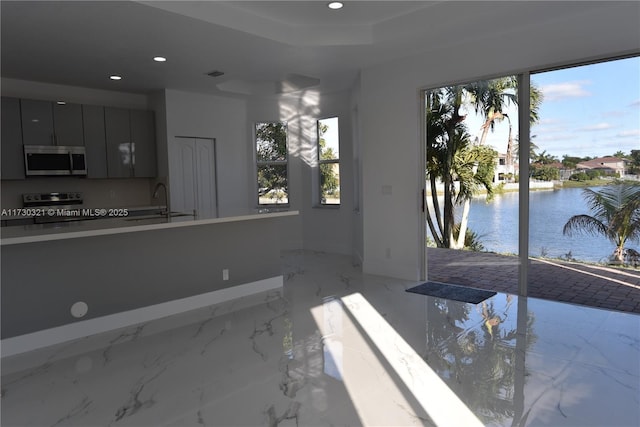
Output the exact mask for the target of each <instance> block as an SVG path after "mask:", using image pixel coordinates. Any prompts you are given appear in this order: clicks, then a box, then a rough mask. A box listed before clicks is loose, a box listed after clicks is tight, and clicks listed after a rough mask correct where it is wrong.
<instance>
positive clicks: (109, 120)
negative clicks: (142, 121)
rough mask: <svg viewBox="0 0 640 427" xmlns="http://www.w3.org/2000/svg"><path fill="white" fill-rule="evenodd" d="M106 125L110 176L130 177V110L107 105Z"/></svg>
mask: <svg viewBox="0 0 640 427" xmlns="http://www.w3.org/2000/svg"><path fill="white" fill-rule="evenodd" d="M104 125H105V136H106V142H107V172H108V175H109V178H129V177H131V176H133V159H132V157H133V156H132V153H131V131H130V127H129V110H127V109H124V108H112V107H105V109H104Z"/></svg>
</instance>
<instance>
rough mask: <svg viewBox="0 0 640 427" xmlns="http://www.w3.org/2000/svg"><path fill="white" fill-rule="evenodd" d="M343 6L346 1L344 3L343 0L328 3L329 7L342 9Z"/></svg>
mask: <svg viewBox="0 0 640 427" xmlns="http://www.w3.org/2000/svg"><path fill="white" fill-rule="evenodd" d="M343 6H344V3H342V2H341V1H332V2H331V3H329V4H327V7H328V8H329V9H333V10H338V9H342V7H343Z"/></svg>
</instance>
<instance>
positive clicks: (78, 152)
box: [24, 145, 87, 176]
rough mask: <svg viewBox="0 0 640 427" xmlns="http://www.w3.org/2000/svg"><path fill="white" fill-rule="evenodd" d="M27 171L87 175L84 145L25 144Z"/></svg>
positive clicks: (44, 173)
mask: <svg viewBox="0 0 640 427" xmlns="http://www.w3.org/2000/svg"><path fill="white" fill-rule="evenodd" d="M24 165H25V173H26V175H27V176H30V175H78V176H84V175H87V153H86V151H85V148H84V147H79V146H60V145H57V146H56V145H25V146H24Z"/></svg>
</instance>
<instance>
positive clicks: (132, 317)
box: [0, 276, 284, 358]
mask: <svg viewBox="0 0 640 427" xmlns="http://www.w3.org/2000/svg"><path fill="white" fill-rule="evenodd" d="M283 283H284V281H283V276H276V277H271V278H269V279H264V280H258V281H256V282H251V283H246V284H243V285H238V286H233V287H231V288H225V289H220V290H217V291H212V292H207V293H205V294H200V295H194V296H191V297H187V298H182V299H178V300H173V301H168V302H164V303H160V304H155V305H150V306H147V307H142V308H137V309H135V310H129V311H123V312H120V313H116V314H110V315H107V316H102V317H96V318H94V319H87V320H81V321H78V322H75V323H70V324H68V325H63V326H57V327H55V328H50V329H45V330H42V331H38V332H32V333H29V334H24V335H19V336H17V337H11V338H7V339H3V340H2V342H1V344H0V349H1V352H2V357H3V358H5V357H10V356H14V355H17V354H21V353H25V352H28V351H32V350H36V349H39V348H44V347H49V346H52V345H56V344H61V343H64V342H68V341H72V340H76V339H79V338H83V337H88V336H91V335H95V334H100V333H103V332H109V331H113V330H115V329H120V328H124V327H129V326H133V325H136V324H140V323H144V322H149V321H151V320H157V319H161V318H164V317H168V316H173V315H176V314H181V313H185V312H188V311H191V310H196V309H199V308H203V307H207V306H211V305H215V304H220V303H223V302H227V301H231V300H234V299H236V298H242V297H247V296H250V295H254V294H258V293H262V292H268V291H274V290H281V289H282V286H283Z"/></svg>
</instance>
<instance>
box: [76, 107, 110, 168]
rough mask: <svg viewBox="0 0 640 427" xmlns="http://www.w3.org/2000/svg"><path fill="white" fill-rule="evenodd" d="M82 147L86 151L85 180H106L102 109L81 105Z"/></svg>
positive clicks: (105, 143)
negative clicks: (82, 124)
mask: <svg viewBox="0 0 640 427" xmlns="http://www.w3.org/2000/svg"><path fill="white" fill-rule="evenodd" d="M82 117H83V123H84V145H85V147H86V150H87V178H107V177H108V176H109V175H108V173H107V141H106V139H105V129H104V107H101V106H97V105H83V106H82Z"/></svg>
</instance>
